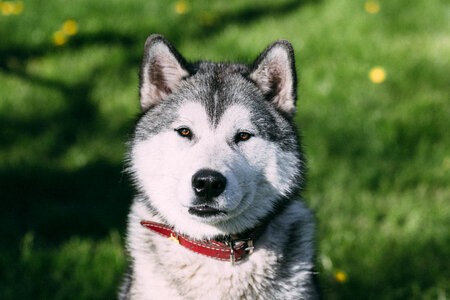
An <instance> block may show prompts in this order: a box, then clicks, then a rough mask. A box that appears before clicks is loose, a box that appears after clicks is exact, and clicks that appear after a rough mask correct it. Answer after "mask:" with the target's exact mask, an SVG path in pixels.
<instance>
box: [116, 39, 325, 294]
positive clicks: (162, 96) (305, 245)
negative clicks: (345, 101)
mask: <svg viewBox="0 0 450 300" xmlns="http://www.w3.org/2000/svg"><path fill="white" fill-rule="evenodd" d="M144 51H145V52H144V58H143V62H142V67H141V73H140V106H141V108H142V111H143V113H142V115H141V117H140V119H139V120H138V122H137V125H136V129H135V132H134V135H133V138H132V140H131V142H130V144H129V146H130V151H129V157H128V158H129V172H130V174H131V176H132V178H133V180H134V183H135V185H136V189H137V196H136V197H135V199H134V202H133V204H132V206H131V212H130V214H129V219H128V231H127V249H128V252H129V255H130V257H131V259H130V270H129V272H128V274H127V275H126V276H125V280H124V283H123V284H122V287H121V289H120V298H121V299H316V298H317V297H318V294H317V290H316V287H315V284H314V279H313V278H314V266H313V261H314V245H313V235H314V220H313V216H312V213H311V212H310V211H309V210H308V209H307V208H306V207H305V205H304V204H303V203H302V202H301V201H298V199H297V198H298V194H299V192H300V191H301V188H302V181H303V177H304V170H305V167H304V166H305V160H304V158H303V156H302V154H301V146H300V143H299V138H298V134H297V132H296V127H295V125H294V123H293V118H294V112H295V107H296V99H297V95H296V85H297V79H296V72H295V64H294V52H293V49H292V46H291V44H290V43H289V42H288V41H286V40H279V41H276V42H274V43H272V44H271V45H270V46H268V47H267V48H266V49H265V50H264V51H263V52H262V53H261V54H260V55H259V57H258V58H257V59H256V60H255V62H254V63H253V64H252V65H251V66H247V65H243V64H235V63H211V62H196V63H188V62H187V61H186V60H185V59H184V58H183V57H182V56H181V55H180V54H179V53H178V52H177V50H176V49H175V48H174V47H173V46H172V45H171V44H170V43H169V42H168V41H167V40H166V39H165V38H164V37H163V36H161V35H151V36H150V37H149V38H148V39H147V41H146V43H145V50H144Z"/></svg>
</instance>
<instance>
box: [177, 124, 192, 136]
mask: <svg viewBox="0 0 450 300" xmlns="http://www.w3.org/2000/svg"><path fill="white" fill-rule="evenodd" d="M175 131H176V132H178V134H179V135H180V136H182V137H186V138H191V137H192V132H191V130H190V129H189V128H185V127H182V128H179V129H175Z"/></svg>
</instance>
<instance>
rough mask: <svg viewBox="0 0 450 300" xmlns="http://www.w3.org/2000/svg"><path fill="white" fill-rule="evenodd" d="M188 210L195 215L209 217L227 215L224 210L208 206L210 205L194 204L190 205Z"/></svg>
mask: <svg viewBox="0 0 450 300" xmlns="http://www.w3.org/2000/svg"><path fill="white" fill-rule="evenodd" d="M188 212H189V213H190V214H191V215H195V216H198V217H202V218H208V217H216V216H220V215H222V216H223V215H226V214H227V213H226V212H225V211H223V210H219V209H217V208H214V207H211V206H208V205H199V206H192V207H189V210H188Z"/></svg>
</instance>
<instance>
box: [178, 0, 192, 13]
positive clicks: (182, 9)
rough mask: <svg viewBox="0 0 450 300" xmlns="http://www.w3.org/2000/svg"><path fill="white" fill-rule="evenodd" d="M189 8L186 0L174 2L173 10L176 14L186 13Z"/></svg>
mask: <svg viewBox="0 0 450 300" xmlns="http://www.w3.org/2000/svg"><path fill="white" fill-rule="evenodd" d="M188 10H189V7H188V4H187V2H186V1H178V2H177V3H176V4H175V11H176V12H177V14H180V15H182V14H185V13H187V12H188Z"/></svg>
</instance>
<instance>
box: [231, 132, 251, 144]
mask: <svg viewBox="0 0 450 300" xmlns="http://www.w3.org/2000/svg"><path fill="white" fill-rule="evenodd" d="M251 137H252V134H250V133H248V132H239V133H238V134H236V136H235V137H234V141H235V142H236V143H238V142H245V141H248V140H249V139H250V138H251Z"/></svg>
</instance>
